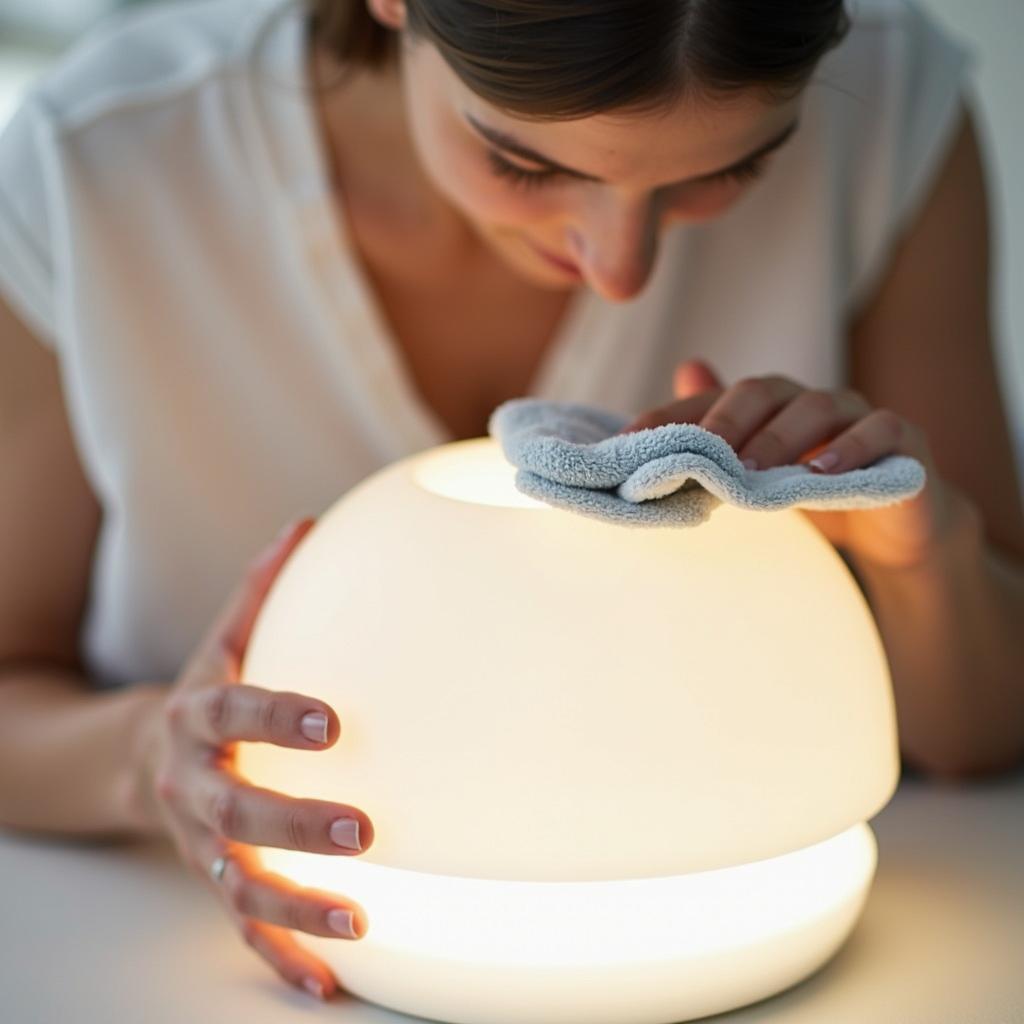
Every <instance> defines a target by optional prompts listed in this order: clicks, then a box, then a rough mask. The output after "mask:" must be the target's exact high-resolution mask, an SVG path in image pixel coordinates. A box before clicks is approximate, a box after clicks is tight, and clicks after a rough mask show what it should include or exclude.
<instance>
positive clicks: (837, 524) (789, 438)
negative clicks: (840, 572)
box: [620, 360, 972, 568]
mask: <svg viewBox="0 0 1024 1024" xmlns="http://www.w3.org/2000/svg"><path fill="white" fill-rule="evenodd" d="M673 392H674V394H675V396H676V400H675V401H673V402H670V403H669V404H668V405H664V406H660V407H659V408H657V409H652V410H650V411H649V412H646V413H644V414H643V415H642V416H639V417H637V419H635V420H634V421H633V422H632V423H630V424H629V425H628V426H626V427H624V428H623V429H622V431H620V433H628V432H631V431H634V430H641V429H644V428H646V427H656V426H660V425H661V424H665V423H696V424H698V425H699V426H701V427H704V428H705V429H706V430H710V431H712V432H713V433H715V434H718V435H719V436H720V437H722V438H724V439H725V440H726V441H727V442H728V443H729V444H730V445H731V446H732V447H733V448H734V449H735V451H736V453H737V455H738V456H739V458H740V460H741V461H743V462H744V463H745V464H747V465H748V468H752V469H768V468H770V467H772V466H784V465H790V464H794V463H798V462H799V463H805V464H807V465H808V466H809V467H810V468H811V470H812V471H813V472H825V473H843V472H845V471H846V470H850V469H860V468H862V467H864V466H869V465H871V464H872V463H874V462H877V461H878V460H879V459H881V458H882V457H883V456H885V455H896V454H899V455H911V456H913V457H914V458H915V459H917V460H918V461H920V462H921V463H922V464H923V465H924V468H925V473H926V481H925V486H924V488H923V490H922V491H921V492H920V493H919V494H918V495H917V496H916V497H914V498H910V499H907V500H905V501H901V502H898V503H896V504H894V505H885V506H881V507H879V508H872V509H850V510H845V511H840V510H830V511H817V510H811V509H800V511H801V512H802V513H803V514H804V515H805V516H807V518H808V519H810V521H811V522H812V523H813V524H814V525H815V526H816V527H817V528H818V529H819V530H820V531H821V532H822V533H823V534H824V535H825V537H826V538H827V539H828V540H829V541H830V542H831V543H832V544H833V545H835V546H836V547H839V548H842V549H844V551H846V552H848V553H849V554H851V555H852V556H854V557H855V558H856V559H858V560H866V561H867V562H869V563H872V564H874V565H878V566H882V567H892V568H900V567H909V566H913V565H917V564H920V563H921V562H923V561H924V560H925V559H927V557H928V556H929V554H930V553H931V552H933V551H934V550H936V549H937V547H938V546H939V545H941V544H942V542H943V540H944V539H945V537H946V536H947V534H948V532H949V531H950V530H951V529H952V523H953V522H954V520H955V519H957V518H958V516H960V515H963V514H968V515H969V514H970V511H971V507H972V506H971V505H970V503H969V502H968V501H967V500H966V499H965V498H964V497H963V496H962V495H960V494H959V492H957V491H956V490H955V489H954V488H952V487H951V486H950V485H948V484H946V483H945V482H944V481H943V480H942V479H941V478H940V477H939V474H938V472H937V470H936V467H935V462H934V459H933V458H932V453H931V449H930V448H929V445H928V440H927V438H926V437H925V434H924V431H922V430H921V429H920V428H919V427H917V426H915V425H914V424H913V423H910V422H909V421H908V420H906V419H904V418H903V417H902V416H900V415H899V414H898V413H895V412H893V411H892V410H889V409H874V408H872V407H871V405H870V403H869V402H868V401H867V400H866V399H865V398H864V397H863V396H862V395H860V394H858V393H857V392H856V391H850V390H840V391H826V390H820V389H811V388H805V387H803V386H801V385H800V384H797V383H796V382H795V381H792V380H790V379H789V378H787V377H775V376H773V377H750V378H746V379H744V380H741V381H739V382H738V383H736V384H733V385H732V386H731V387H728V388H727V387H725V386H724V384H723V383H722V382H721V380H720V379H719V378H718V376H717V375H716V374H715V372H714V371H713V370H712V369H711V368H710V367H709V366H708V365H707V364H706V363H704V362H701V361H698V360H691V361H689V362H685V363H682V364H680V366H678V367H677V369H676V372H675V378H674V381H673ZM750 460H752V462H753V463H754V465H750Z"/></svg>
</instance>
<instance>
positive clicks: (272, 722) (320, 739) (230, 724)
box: [167, 683, 341, 750]
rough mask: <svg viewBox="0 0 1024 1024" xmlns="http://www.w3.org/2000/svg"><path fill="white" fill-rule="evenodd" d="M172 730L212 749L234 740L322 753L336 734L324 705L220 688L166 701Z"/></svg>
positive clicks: (252, 689)
mask: <svg viewBox="0 0 1024 1024" xmlns="http://www.w3.org/2000/svg"><path fill="white" fill-rule="evenodd" d="M167 715H168V718H169V721H170V723H171V728H172V729H176V730H179V734H180V735H183V736H187V737H189V738H191V739H193V740H195V741H197V742H200V743H207V744H209V745H211V746H223V745H224V744H226V743H234V742H237V741H239V740H244V741H247V742H262V743H275V744H277V745H278V746H280V747H295V748H297V749H300V750H323V749H326V748H327V747H329V746H331V745H332V744H333V743H334V742H335V741H336V740H337V739H338V736H339V735H340V733H341V723H340V722H339V721H338V716H337V715H336V714H335V713H334V710H333V709H332V708H331V706H330V705H329V704H326V703H325V702H324V701H322V700H317V699H316V698H315V697H307V696H305V695H303V694H301V693H292V692H291V691H288V690H266V689H263V688H262V687H260V686H250V685H249V684H247V683H219V684H217V685H215V686H206V687H204V688H203V689H200V690H185V691H183V692H181V693H178V694H175V695H174V696H172V697H171V698H169V700H168V706H167Z"/></svg>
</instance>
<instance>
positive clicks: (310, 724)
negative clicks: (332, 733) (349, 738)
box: [299, 711, 327, 743]
mask: <svg viewBox="0 0 1024 1024" xmlns="http://www.w3.org/2000/svg"><path fill="white" fill-rule="evenodd" d="M299 731H300V732H301V733H302V735H303V736H305V737H306V739H307V740H312V741H313V742H314V743H326V742H327V716H326V715H325V714H324V713H323V712H322V711H310V712H309V713H308V714H306V715H303V716H302V721H301V722H299Z"/></svg>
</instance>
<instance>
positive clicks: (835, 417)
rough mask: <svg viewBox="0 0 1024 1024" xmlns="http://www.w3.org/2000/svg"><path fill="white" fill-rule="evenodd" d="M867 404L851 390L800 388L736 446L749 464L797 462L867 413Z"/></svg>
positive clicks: (767, 466)
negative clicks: (743, 441)
mask: <svg viewBox="0 0 1024 1024" xmlns="http://www.w3.org/2000/svg"><path fill="white" fill-rule="evenodd" d="M870 412H871V406H870V404H869V403H868V401H867V399H865V398H864V397H862V396H861V395H859V394H857V392H855V391H815V390H810V389H808V390H805V391H801V392H800V393H799V394H798V395H797V396H796V397H795V398H794V399H793V400H792V401H791V402H789V403H788V404H787V405H784V406H783V407H782V409H781V410H780V411H779V412H778V413H777V414H776V415H775V416H774V417H772V418H771V419H769V420H768V421H767V422H766V423H765V424H764V425H763V426H761V428H760V429H759V430H757V431H755V432H754V434H753V436H751V437H750V438H749V439H748V440H747V441H746V443H745V444H743V445H741V446H740V448H739V449H738V454H739V457H740V459H741V460H742V461H743V463H744V464H745V465H747V464H749V463H753V465H752V466H750V467H749V468H757V469H768V468H769V467H770V466H788V465H792V464H793V463H795V462H797V461H798V460H799V459H800V457H801V456H803V455H806V454H807V453H808V452H810V451H812V450H813V449H815V448H816V447H818V446H819V445H821V444H823V443H826V442H828V441H829V440H831V439H832V438H833V437H835V436H836V435H837V434H838V433H840V432H841V431H843V430H845V429H846V428H847V427H849V426H851V425H852V424H853V423H856V422H857V420H859V419H861V418H863V417H864V416H867V415H868V414H869V413H870Z"/></svg>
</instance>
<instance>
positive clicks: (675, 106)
mask: <svg viewBox="0 0 1024 1024" xmlns="http://www.w3.org/2000/svg"><path fill="white" fill-rule="evenodd" d="M420 49H421V50H422V51H424V52H423V53H421V54H419V55H418V57H417V60H418V61H419V62H420V63H421V66H420V68H419V69H418V71H414V74H416V73H425V74H427V75H428V76H429V77H430V78H432V79H433V82H432V83H431V85H430V86H429V87H428V94H429V95H432V97H433V100H434V102H437V103H440V104H442V105H444V106H445V107H446V108H447V110H448V113H450V115H451V117H452V118H455V119H457V120H458V121H459V122H462V125H463V127H465V129H466V131H467V132H469V131H471V129H470V128H469V127H468V126H466V125H465V121H464V114H470V115H472V117H473V118H475V119H476V120H477V121H478V122H481V123H483V124H485V125H486V126H488V127H489V128H493V129H495V130H497V131H500V132H503V133H505V134H506V135H510V136H512V137H513V138H514V139H515V140H516V141H517V142H519V143H521V144H523V145H525V146H528V147H530V148H531V149H535V150H537V151H538V152H540V153H542V154H543V155H544V156H546V157H548V158H549V159H551V160H555V161H557V162H558V163H562V164H565V165H566V166H569V167H573V168H577V169H579V170H582V171H586V172H589V173H592V174H593V175H595V176H598V177H601V178H605V179H607V180H609V181H637V182H640V181H642V180H644V179H649V180H658V179H661V180H674V179H682V178H685V177H691V176H699V175H701V174H703V173H706V172H711V171H714V170H716V169H718V168H720V167H723V166H726V165H728V164H730V163H732V162H734V161H736V160H739V159H741V158H743V157H744V156H745V155H746V154H748V153H751V152H753V151H754V150H756V149H757V148H758V147H759V146H762V145H764V144H765V143H766V142H768V141H769V140H770V139H772V138H773V137H775V136H777V135H778V134H779V133H780V132H782V131H783V130H784V129H785V128H786V127H787V126H788V125H789V124H791V123H792V122H793V120H794V119H795V118H796V117H797V115H798V113H799V109H800V104H801V101H802V93H797V94H796V95H794V96H791V97H789V98H788V99H786V100H778V101H773V100H771V99H770V98H768V97H767V96H766V95H765V94H764V93H763V92H762V91H761V90H757V89H750V90H746V91H743V92H737V93H735V94H733V95H731V96H728V97H717V98H710V97H706V96H700V95H694V96H683V97H681V98H680V99H679V100H677V101H675V102H674V103H672V104H671V105H670V106H667V107H664V108H659V109H657V110H653V111H612V112H604V113H600V114H594V115H591V116H589V117H583V118H575V119H572V120H557V121H552V120H541V119H537V118H533V117H529V116H527V115H523V114H519V113H516V112H514V111H506V110H502V109H501V108H499V107H497V106H495V105H493V104H491V103H489V102H487V101H486V100H484V99H483V98H481V97H480V96H478V95H477V94H476V93H474V92H473V91H472V90H471V89H470V88H469V87H468V86H467V85H465V83H463V82H462V80H461V79H460V78H459V77H458V76H457V75H456V74H455V73H454V72H453V71H452V70H451V68H450V67H449V66H448V64H447V63H446V62H445V61H444V59H443V58H442V57H441V56H440V54H439V53H438V51H437V49H436V48H435V47H434V46H432V45H426V46H423V47H420ZM423 84H424V85H427V83H423Z"/></svg>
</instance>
